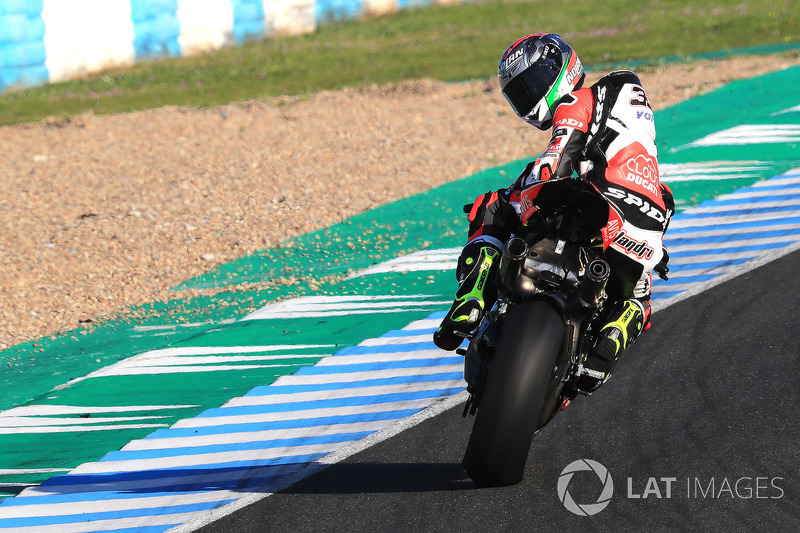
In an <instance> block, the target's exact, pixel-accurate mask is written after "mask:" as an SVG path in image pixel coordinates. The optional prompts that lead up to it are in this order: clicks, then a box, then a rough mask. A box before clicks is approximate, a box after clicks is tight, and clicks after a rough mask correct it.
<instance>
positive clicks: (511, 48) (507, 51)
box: [500, 33, 547, 61]
mask: <svg viewBox="0 0 800 533" xmlns="http://www.w3.org/2000/svg"><path fill="white" fill-rule="evenodd" d="M544 35H547V34H546V33H531V34H530V35H526V36H525V37H522V38H521V39H518V40H516V41H514V42H513V43H512V44H511V46H509V47H508V48H506V51H505V53H504V54H503V57H502V58H500V59H501V61H502V60H503V59H505V58H506V57H508V53H509V52H510V51H511V50H513V49H514V48H516V47H517V45H518V44H519V43H521V42H522V41H524V40H525V39H529V38H531V37H542V36H544Z"/></svg>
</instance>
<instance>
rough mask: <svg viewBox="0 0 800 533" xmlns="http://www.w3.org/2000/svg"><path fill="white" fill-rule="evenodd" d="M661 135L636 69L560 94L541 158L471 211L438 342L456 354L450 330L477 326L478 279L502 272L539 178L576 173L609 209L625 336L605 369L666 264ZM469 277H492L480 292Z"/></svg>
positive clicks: (617, 305)
mask: <svg viewBox="0 0 800 533" xmlns="http://www.w3.org/2000/svg"><path fill="white" fill-rule="evenodd" d="M655 137H656V132H655V123H654V118H653V110H652V108H651V107H650V102H649V100H648V98H647V95H646V93H645V91H644V89H643V88H642V85H641V82H640V81H639V78H638V77H637V76H636V74H634V73H633V72H630V71H616V72H612V73H610V74H607V75H606V76H604V77H602V78H601V79H600V80H599V81H598V82H597V83H595V84H594V85H592V86H591V87H587V88H582V89H578V90H576V91H573V92H572V93H570V94H568V95H566V96H564V97H563V98H562V99H561V100H560V102H559V104H558V107H557V108H556V110H555V112H554V116H553V133H552V137H551V139H550V142H549V144H548V146H547V149H546V150H545V152H544V153H542V154H541V156H539V158H537V159H536V160H535V161H534V162H532V163H530V164H529V165H528V166H527V167H526V168H525V170H524V171H523V172H522V174H521V175H520V176H519V177H518V178H517V180H516V181H515V182H514V183H513V184H512V185H511V186H510V187H508V188H507V189H501V190H497V191H493V192H489V193H486V194H484V195H481V196H479V197H478V198H477V199H476V200H475V202H474V204H473V205H472V208H471V210H470V212H469V223H470V228H469V237H468V240H467V245H466V246H465V248H464V251H463V252H462V255H461V259H460V260H459V268H458V271H457V275H458V277H459V280H460V282H461V286H460V287H459V291H458V293H457V294H456V302H455V303H454V304H453V307H452V308H451V310H450V312H449V313H448V315H447V317H446V318H445V319H444V321H443V322H442V327H440V329H439V331H438V332H437V334H436V335H435V336H434V340H435V341H436V343H437V344H438V345H439V346H440V347H443V348H445V349H448V348H449V349H454V348H455V346H457V345H458V344H457V343H460V340H459V341H456V342H453V340H452V339H453V338H454V337H453V336H452V334H453V331H454V330H458V331H461V332H467V331H469V330H470V329H468V328H474V326H476V325H477V323H476V322H474V321H477V320H479V319H480V317H481V316H482V313H483V312H484V311H485V308H486V307H488V306H490V305H492V301H493V296H492V292H493V291H494V290H495V289H494V287H493V286H492V283H491V280H492V278H493V277H494V276H491V275H489V276H487V275H479V273H480V272H483V271H484V270H493V268H495V267H496V264H497V263H498V262H499V261H498V260H497V259H499V251H500V250H502V248H503V246H504V243H505V241H506V240H508V238H509V237H510V236H511V234H512V233H515V232H516V231H517V230H518V229H519V228H520V227H521V226H522V225H524V224H525V223H526V221H527V220H528V219H529V218H530V217H531V215H532V214H533V213H534V212H535V211H536V210H537V208H538V206H537V202H536V197H537V194H538V192H539V189H540V188H541V184H542V182H545V181H547V180H551V179H556V178H563V177H568V176H571V175H573V174H578V175H579V176H580V177H581V178H582V179H586V180H588V182H589V183H590V184H591V185H593V186H594V187H595V188H597V190H598V191H599V192H600V193H602V194H603V196H605V198H606V199H607V200H608V203H609V218H608V223H607V225H606V226H605V228H603V230H602V237H603V247H604V251H603V257H604V259H605V260H606V261H607V262H608V263H609V264H610V265H611V272H612V277H611V279H610V280H609V282H608V285H607V289H606V290H607V293H608V295H609V300H610V301H609V303H608V304H607V305H606V308H608V309H612V310H613V311H612V312H611V314H612V315H613V314H615V313H616V315H619V316H612V317H610V320H611V322H615V321H616V324H615V326H617V329H619V330H621V331H619V332H618V333H615V334H614V339H613V340H614V344H616V346H615V347H614V350H613V351H614V353H612V354H609V355H608V356H609V357H611V358H612V361H611V362H610V363H609V364H608V365H603V364H602V362H601V364H599V365H595V366H599V368H598V369H599V370H601V371H602V372H609V371H610V368H608V367H609V366H613V362H614V361H615V360H616V358H617V357H618V356H619V352H620V351H621V350H622V349H624V348H625V347H627V346H628V345H630V343H631V342H633V340H634V338H635V337H636V335H638V333H639V332H640V331H641V329H642V327H643V326H646V325H647V324H648V321H649V315H650V304H649V300H650V281H651V271H652V270H653V269H654V268H655V267H656V266H657V265H660V266H664V265H665V264H666V260H667V258H668V256H667V255H666V250H664V249H663V244H662V237H663V234H664V232H665V231H666V229H667V226H668V224H669V220H670V217H671V216H672V214H673V212H674V209H675V207H674V202H673V198H672V193H671V191H670V190H669V188H668V187H667V186H666V185H664V184H662V183H661V182H660V179H659V171H658V162H657V155H658V154H657V149H656V145H655ZM488 273H489V272H487V273H486V274H488ZM470 278H474V279H475V280H477V279H483V280H488V281H486V282H485V283H484V282H481V283H482V286H480V287H477V288H476V287H475V286H474V285H475V282H474V281H473V280H471V279H470ZM476 297H477V300H478V301H477V302H476ZM484 298H485V299H486V300H487V301H485V302H484V301H483V299H484ZM459 300H461V302H460V301H459ZM470 302H472V305H470ZM625 302H628V303H627V304H626V303H625ZM631 306H632V307H631ZM476 307H477V308H479V312H477V313H476V312H475V311H473V309H474V308H476ZM630 309H632V310H633V312H628V310H630ZM469 311H472V313H471V316H470V317H469V318H466V319H465V318H464V317H465V316H466V315H465V313H467V312H469ZM459 314H460V315H461V316H458V315H459ZM620 320H622V321H621V322H620ZM617 337H620V338H617ZM448 339H449V340H450V342H449V343H448ZM453 344H455V346H453ZM588 366H592V365H588Z"/></svg>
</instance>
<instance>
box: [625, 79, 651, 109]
mask: <svg viewBox="0 0 800 533" xmlns="http://www.w3.org/2000/svg"><path fill="white" fill-rule="evenodd" d="M631 92H632V93H633V95H634V96H633V98H631V101H630V104H631V105H632V106H647V107H649V108H650V109H653V108H652V107H651V106H650V100H649V99H648V98H647V95H646V94H645V92H644V89H642V88H641V87H639V86H638V85H634V86H633V88H632V89H631Z"/></svg>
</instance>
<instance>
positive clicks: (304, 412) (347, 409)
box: [171, 398, 431, 429]
mask: <svg viewBox="0 0 800 533" xmlns="http://www.w3.org/2000/svg"><path fill="white" fill-rule="evenodd" d="M430 402H431V399H430V398H422V399H419V400H407V401H404V402H386V403H377V404H367V405H345V406H337V407H322V408H317V409H300V410H297V411H278V412H273V413H258V414H252V415H229V416H226V415H224V414H222V413H224V408H220V409H218V412H219V413H220V414H219V415H218V416H198V417H195V418H184V419H183V420H179V421H178V422H176V423H175V424H174V425H173V426H172V428H171V429H182V428H205V427H216V426H224V425H228V424H266V423H269V422H281V421H285V420H308V419H312V418H327V417H331V416H346V415H360V414H365V413H387V412H390V411H403V410H407V409H424V408H425V407H427V406H428V404H430Z"/></svg>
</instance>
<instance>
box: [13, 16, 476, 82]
mask: <svg viewBox="0 0 800 533" xmlns="http://www.w3.org/2000/svg"><path fill="white" fill-rule="evenodd" d="M437 1H441V2H442V3H444V2H448V3H450V2H452V1H453V0H102V1H98V0H0V93H2V92H6V91H8V90H13V89H20V88H25V87H32V86H37V85H43V84H45V83H49V82H55V81H62V80H66V79H71V78H76V77H81V76H85V75H86V74H89V73H92V72H98V71H102V70H103V69H105V68H108V67H111V66H123V65H130V64H134V63H136V62H137V61H141V60H152V59H159V58H165V57H175V56H179V55H190V54H194V53H198V52H200V51H203V50H210V49H214V48H220V47H222V46H230V45H241V44H244V43H245V42H249V41H259V40H264V39H266V38H269V37H272V36H273V35H287V34H288V35H292V34H298V33H306V32H309V31H313V30H314V29H315V28H316V26H317V25H318V24H324V23H326V22H330V21H338V20H346V19H355V18H359V17H361V16H363V15H364V14H365V13H370V14H380V13H385V12H389V11H394V10H396V9H406V8H411V7H417V6H422V5H429V4H434V3H437ZM456 1H459V0H456ZM460 1H469V0H460Z"/></svg>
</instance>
